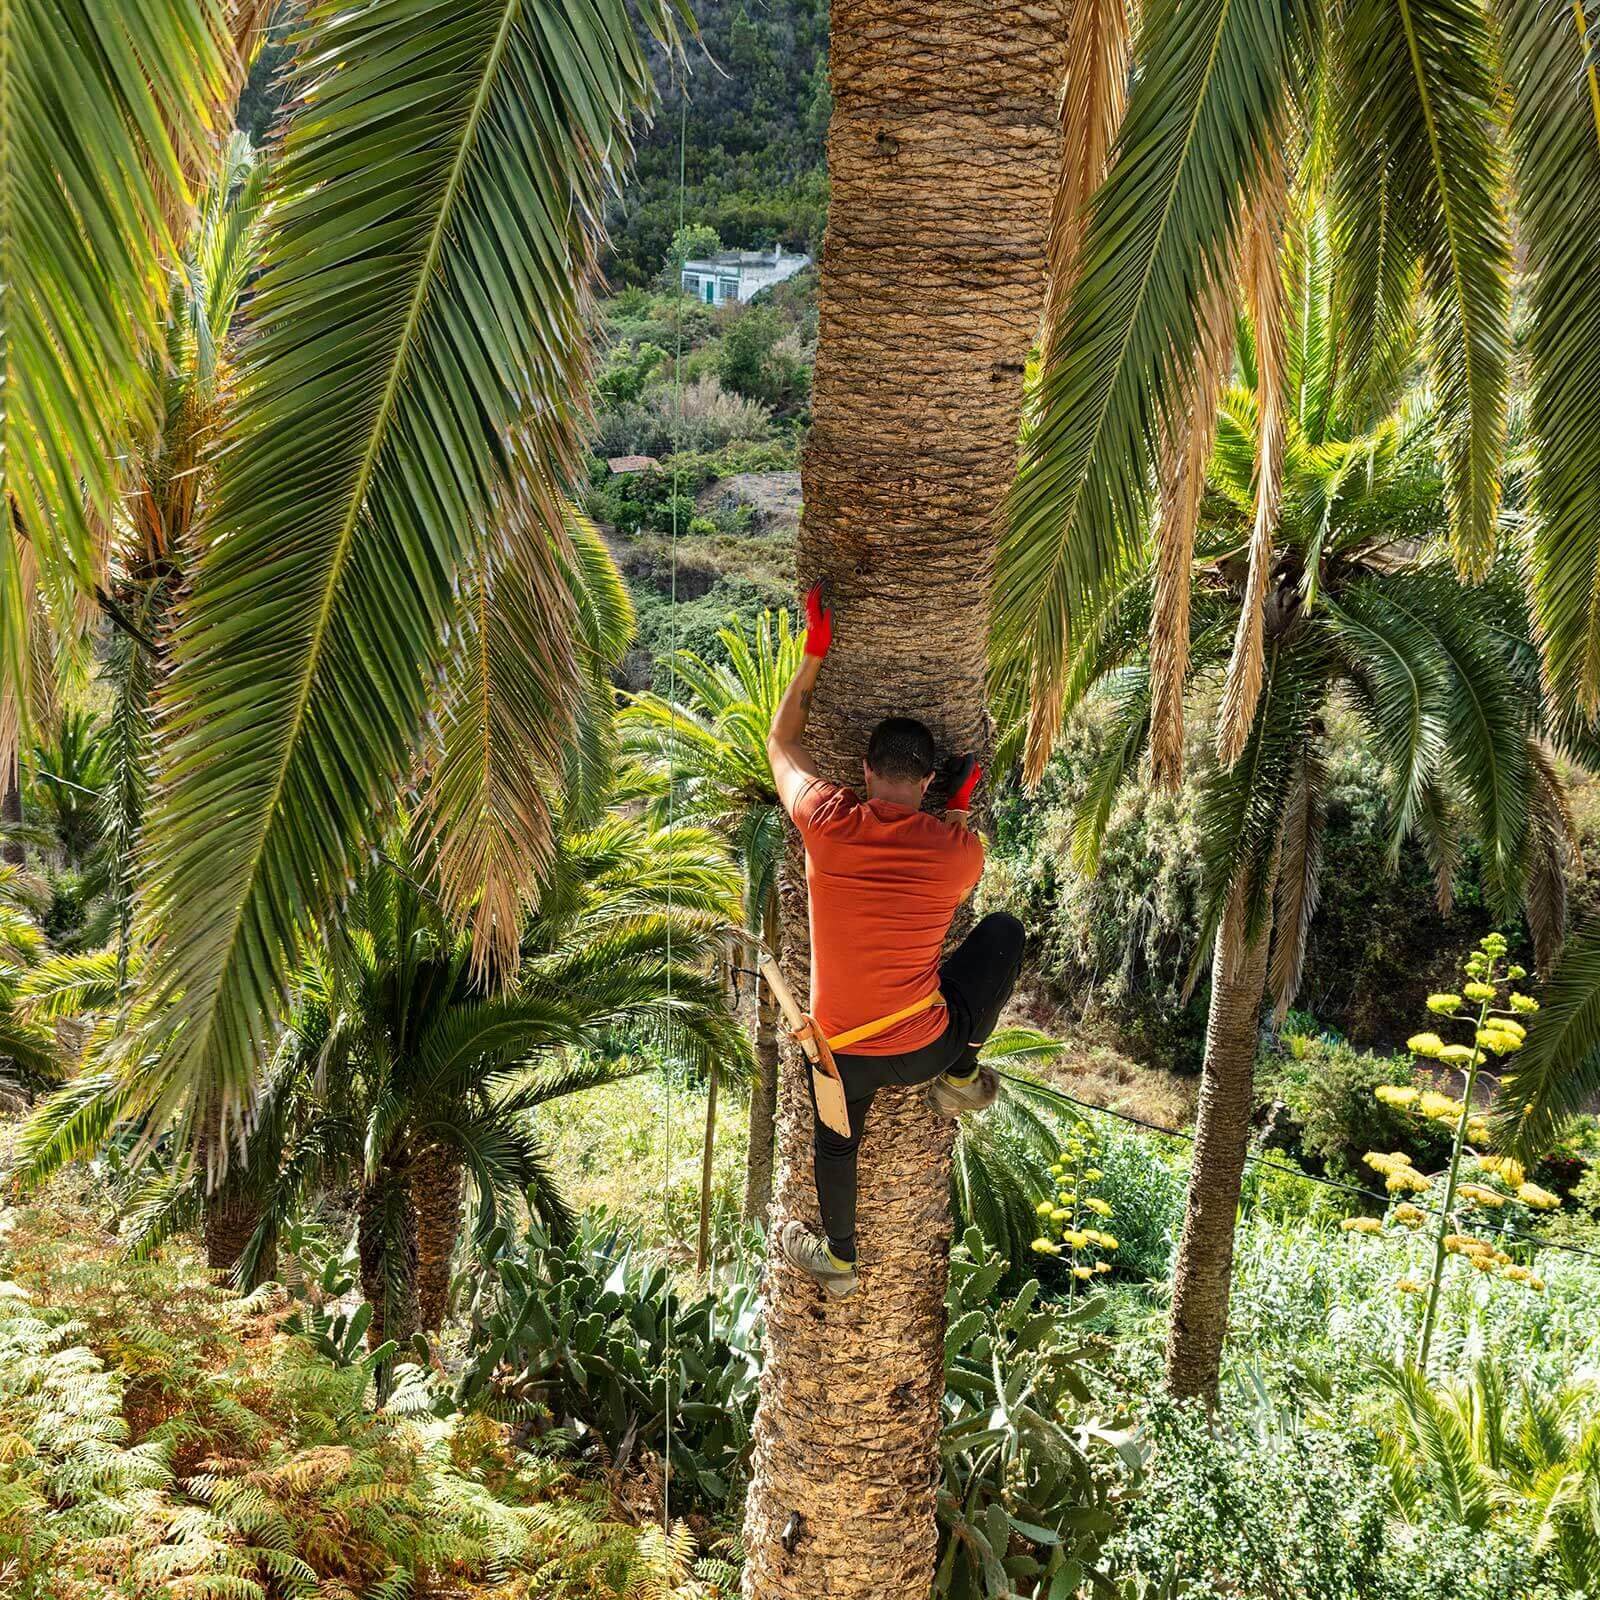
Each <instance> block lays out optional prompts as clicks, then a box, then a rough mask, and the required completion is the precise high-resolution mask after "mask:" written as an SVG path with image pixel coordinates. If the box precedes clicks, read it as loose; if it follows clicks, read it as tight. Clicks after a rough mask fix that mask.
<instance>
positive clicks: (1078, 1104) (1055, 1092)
mask: <svg viewBox="0 0 1600 1600" xmlns="http://www.w3.org/2000/svg"><path fill="white" fill-rule="evenodd" d="M995 1073H996V1075H997V1076H999V1077H1002V1078H1004V1079H1005V1080H1006V1081H1007V1082H1008V1083H1015V1084H1020V1085H1021V1086H1022V1087H1023V1088H1024V1089H1029V1090H1032V1091H1033V1092H1034V1093H1036V1094H1042V1095H1044V1096H1045V1097H1046V1098H1048V1099H1051V1100H1059V1101H1061V1103H1062V1104H1063V1105H1069V1106H1073V1107H1075V1108H1076V1109H1077V1110H1079V1111H1092V1112H1094V1113H1095V1114H1096V1115H1097V1116H1102V1117H1115V1118H1116V1119H1117V1121H1118V1122H1131V1123H1132V1124H1133V1126H1134V1127H1136V1128H1146V1129H1148V1130H1149V1131H1150V1132H1151V1133H1159V1134H1161V1135H1163V1136H1164V1137H1166V1138H1168V1139H1182V1140H1183V1141H1184V1142H1185V1143H1188V1144H1192V1143H1193V1142H1194V1135H1193V1134H1192V1133H1190V1132H1188V1131H1186V1130H1185V1129H1183V1128H1166V1127H1163V1126H1162V1125H1161V1124H1160V1123H1159V1122H1146V1121H1145V1119H1144V1118H1143V1117H1136V1116H1134V1115H1133V1114H1132V1113H1131V1112H1127V1111H1114V1110H1112V1108H1111V1107H1110V1106H1097V1105H1095V1103H1094V1102H1093V1101H1092V1100H1079V1099H1078V1098H1077V1097H1076V1096H1075V1095H1070V1094H1067V1093H1065V1092H1064V1091H1063V1090H1061V1089H1057V1088H1056V1087H1055V1086H1054V1085H1053V1084H1049V1083H1040V1082H1039V1081H1038V1080H1037V1079H1036V1078H1024V1077H1022V1076H1021V1075H1020V1074H1019V1073H1015V1072H1007V1071H1005V1069H1004V1068H1002V1067H996V1068H995ZM1245 1160H1246V1161H1248V1162H1251V1163H1252V1164H1254V1165H1255V1166H1258V1167H1265V1168H1266V1169H1267V1170H1268V1171H1269V1172H1282V1173H1285V1174H1287V1175H1288V1176H1289V1177H1291V1178H1299V1179H1300V1180H1301V1181H1302V1182H1304V1183H1315V1184H1318V1185H1320V1186H1321V1187H1322V1188H1324V1189H1339V1190H1342V1191H1343V1192H1344V1193H1345V1194H1353V1195H1358V1196H1360V1198H1361V1199H1363V1200H1375V1199H1377V1198H1378V1197H1377V1195H1376V1194H1374V1193H1373V1191H1372V1190H1371V1189H1363V1188H1362V1187H1361V1185H1360V1184H1358V1183H1341V1182H1340V1181H1339V1180H1338V1179H1337V1178H1319V1177H1316V1176H1315V1175H1314V1174H1313V1173H1310V1172H1302V1171H1301V1170H1300V1169H1299V1167H1291V1166H1288V1165H1286V1164H1285V1163H1284V1162H1282V1161H1273V1160H1271V1159H1270V1158H1268V1157H1267V1156H1262V1155H1252V1154H1250V1153H1249V1152H1246V1154H1245ZM1410 1204H1412V1205H1415V1206H1416V1207H1417V1210H1418V1211H1423V1212H1426V1213H1427V1214H1428V1215H1429V1216H1430V1217H1439V1216H1443V1215H1444V1213H1443V1212H1442V1211H1441V1210H1440V1209H1439V1208H1438V1207H1437V1206H1424V1205H1417V1202H1416V1201H1415V1200H1412V1201H1411V1202H1410ZM1495 1231H1496V1233H1497V1235H1498V1236H1499V1237H1500V1238H1505V1239H1516V1240H1518V1241H1519V1242H1521V1243H1523V1244H1531V1245H1534V1246H1536V1247H1537V1248H1538V1249H1540V1250H1563V1251H1565V1252H1566V1253H1567V1254H1568V1255H1573V1256H1584V1257H1585V1258H1587V1259H1588V1260H1590V1261H1600V1252H1597V1251H1594V1250H1585V1249H1584V1248H1583V1246H1582V1245H1576V1244H1563V1243H1562V1242H1561V1241H1560V1240H1559V1239H1544V1238H1541V1237H1540V1236H1539V1235H1538V1234H1536V1233H1524V1232H1523V1231H1522V1230H1521V1229H1520V1228H1513V1227H1511V1226H1510V1225H1509V1224H1506V1225H1503V1226H1502V1227H1500V1228H1498V1229H1497V1230H1495Z"/></svg>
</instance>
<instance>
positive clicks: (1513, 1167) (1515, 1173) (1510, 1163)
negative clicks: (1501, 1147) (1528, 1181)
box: [1478, 1156, 1527, 1189]
mask: <svg viewBox="0 0 1600 1600" xmlns="http://www.w3.org/2000/svg"><path fill="white" fill-rule="evenodd" d="M1478 1165H1479V1166H1480V1167H1482V1168H1483V1170H1484V1171H1485V1172H1492V1173H1493V1174H1494V1175H1495V1177H1497V1178H1499V1179H1500V1180H1501V1182H1503V1183H1508V1184H1510V1185H1511V1187H1512V1188H1513V1189H1515V1188H1517V1187H1518V1186H1519V1185H1521V1184H1522V1183H1523V1181H1524V1180H1525V1178H1526V1177H1527V1174H1526V1173H1525V1172H1524V1171H1523V1170H1522V1163H1521V1162H1520V1161H1516V1160H1513V1159H1512V1157H1510V1156H1479V1157H1478Z"/></svg>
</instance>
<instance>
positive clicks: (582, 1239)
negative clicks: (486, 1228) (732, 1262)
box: [456, 1217, 760, 1509]
mask: <svg viewBox="0 0 1600 1600" xmlns="http://www.w3.org/2000/svg"><path fill="white" fill-rule="evenodd" d="M757 1293H758V1291H757V1287H756V1285H755V1283H754V1282H753V1281H749V1280H746V1279H741V1278H738V1277H734V1278H732V1279H730V1280H728V1281H726V1282H724V1283H723V1284H720V1285H719V1286H718V1287H717V1288H716V1289H715V1290H713V1291H712V1292H711V1293H708V1294H704V1295H701V1296H700V1297H699V1298H697V1299H694V1300H685V1299H683V1298H682V1297H681V1296H680V1295H679V1294H678V1293H677V1291H676V1290H675V1289H673V1288H672V1287H671V1284H670V1281H669V1278H668V1274H667V1271H666V1269H665V1267H663V1266H662V1265H660V1264H659V1263H658V1262H647V1261H643V1260H641V1259H640V1258H639V1256H638V1255H637V1254H636V1253H635V1251H634V1249H633V1246H632V1241H631V1240H630V1239H629V1238H628V1237H627V1236H626V1235H625V1234H623V1233H622V1232H621V1231H620V1230H619V1229H618V1227H617V1226H616V1225H615V1224H610V1225H607V1224H606V1222H605V1220H604V1219H603V1218H598V1219H597V1218H595V1217H590V1218H588V1219H586V1220H585V1222H584V1224H583V1226H582V1227H581V1229H580V1231H579V1234H578V1237H577V1238H576V1239H575V1240H574V1241H573V1242H572V1243H571V1244H570V1245H559V1244H556V1243H554V1242H552V1241H551V1240H550V1239H549V1238H548V1237H547V1236H546V1235H545V1234H544V1233H543V1232H541V1231H540V1230H539V1229H537V1228H530V1230H529V1231H528V1233H527V1234H526V1235H525V1236H524V1237H523V1238H522V1239H521V1240H520V1241H519V1242H518V1243H517V1244H516V1245H514V1246H509V1247H508V1246H507V1243H506V1240H505V1234H504V1230H503V1229H502V1230H498V1232H497V1234H496V1236H495V1238H494V1240H493V1241H492V1242H491V1244H490V1247H489V1250H488V1252H487V1253H486V1256H485V1261H484V1267H483V1271H482V1272H481V1274H480V1275H479V1278H478V1282H477V1285H476V1289H475V1292H474V1294H473V1296H472V1300H471V1304H470V1307H469V1318H470V1323H471V1341H470V1343H471V1348H470V1355H469V1359H468V1362H467V1365H466V1368H465V1369H464V1371H463V1372H462V1375H461V1378H460V1381H459V1383H458V1384H457V1388H456V1397H457V1400H458V1402H459V1403H460V1404H462V1405H466V1406H479V1407H482V1408H484V1409H485V1410H487V1411H488V1412H489V1413H490V1414H491V1415H493V1416H495V1417H497V1418H499V1419H500V1420H502V1421H514V1422H516V1423H518V1424H519V1425H521V1426H523V1427H526V1428H531V1429H533V1430H535V1431H543V1430H547V1429H549V1428H552V1427H559V1428H565V1429H574V1428H575V1429H577V1430H578V1431H579V1433H580V1435H582V1434H583V1433H584V1432H591V1433H592V1434H593V1435H594V1436H595V1437H596V1438H598V1440H599V1441H600V1443H601V1444H602V1445H603V1446H604V1449H605V1459H606V1461H607V1463H608V1464H609V1465H612V1466H614V1467H616V1468H617V1469H618V1470H626V1468H627V1467H628V1465H629V1461H630V1458H631V1457H632V1455H633V1453H634V1452H635V1451H636V1450H639V1449H644V1450H651V1451H655V1452H656V1453H658V1454H660V1453H663V1452H665V1450H666V1448H667V1444H668V1440H667V1419H668V1410H669V1407H670V1410H671V1414H672V1420H673V1427H672V1434H671V1466H672V1473H673V1481H674V1483H675V1484H676V1485H677V1491H676V1492H677V1494H678V1495H679V1496H680V1497H681V1496H682V1495H683V1494H684V1493H685V1492H687V1493H688V1494H690V1495H691V1496H693V1497H694V1498H695V1499H696V1500H698V1501H700V1502H701V1503H702V1504H704V1505H706V1506H708V1507H710V1508H712V1509H717V1508H720V1507H722V1506H723V1505H724V1504H726V1503H727V1502H728V1501H729V1499H730V1497H731V1496H733V1495H734V1494H735V1492H736V1491H737V1490H738V1488H739V1487H740V1486H741V1485H742V1480H743V1478H744V1474H745V1467H746V1457H747V1454H748V1450H749V1446H750V1427H751V1422H752V1420H753V1418H754V1415H755V1402H756V1381H757V1378H758V1376H759V1373H760V1352H759V1347H758V1345H757V1343H756V1326H757V1316H756V1300H757ZM669 1328H670V1330H671V1340H670V1343H669V1340H668V1330H669Z"/></svg>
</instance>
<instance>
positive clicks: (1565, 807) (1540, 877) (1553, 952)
mask: <svg viewBox="0 0 1600 1600" xmlns="http://www.w3.org/2000/svg"><path fill="white" fill-rule="evenodd" d="M1528 774H1529V778H1530V781H1531V783H1532V789H1533V792H1532V796H1531V802H1530V804H1529V807H1528V840H1527V855H1526V857H1525V859H1524V861H1523V867H1522V879H1523V891H1522V909H1523V914H1524V915H1525V916H1526V917H1527V919H1528V931H1529V932H1530V933H1532V935H1533V957H1534V965H1535V966H1536V967H1537V968H1538V969H1539V976H1540V977H1542V978H1548V977H1549V976H1550V974H1551V972H1552V971H1553V970H1554V968H1555V964H1556V962H1557V961H1558V960H1559V959H1560V956H1561V946H1562V943H1563V941H1564V940H1565V939H1566V936H1567V869H1568V863H1569V862H1571V861H1572V860H1573V859H1574V857H1575V856H1576V855H1577V850H1578V837H1577V828H1576V826H1575V824H1574V823H1573V820H1572V808H1571V806H1570V805H1569V803H1568V800H1567V790H1566V785H1565V784H1564V783H1563V782H1562V781H1561V774H1560V773H1559V772H1558V771H1557V770H1556V764H1555V762H1554V761H1553V760H1552V759H1551V757H1550V753H1549V752H1548V751H1547V750H1545V749H1544V748H1543V746H1541V745H1540V743H1539V742H1538V740H1536V739H1530V740H1529V741H1528Z"/></svg>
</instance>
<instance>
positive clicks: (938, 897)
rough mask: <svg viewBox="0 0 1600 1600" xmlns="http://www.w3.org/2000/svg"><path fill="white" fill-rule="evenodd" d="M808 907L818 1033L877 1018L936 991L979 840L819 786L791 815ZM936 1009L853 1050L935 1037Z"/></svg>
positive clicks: (917, 1043) (979, 856)
mask: <svg viewBox="0 0 1600 1600" xmlns="http://www.w3.org/2000/svg"><path fill="white" fill-rule="evenodd" d="M794 821H795V826H796V827H797V828H799V830H800V837H801V838H802V839H803V840H804V841H805V847H806V890H807V892H808V894H809V896H810V900H811V1011H812V1015H813V1016H815V1017H816V1019H817V1021H818V1022H819V1023H820V1024H821V1026H822V1031H823V1032H824V1033H826V1034H829V1035H832V1034H839V1033H845V1032H847V1031H848V1030H849V1029H851V1028H859V1027H860V1026H861V1025H862V1024H863V1023H866V1022H872V1021H875V1020H876V1019H877V1018H878V1017H887V1016H890V1015H892V1014H893V1013H894V1012H896V1011H900V1010H903V1009H904V1008H905V1007H906V1006H909V1005H911V1004H913V1003H914V1002H915V1001H918V1000H920V999H922V997H923V996H924V995H926V994H930V993H932V991H933V990H935V989H937V988H938V987H939V956H940V952H941V950H942V949H943V946H944V940H945V935H946V934H947V933H948V932H949V931H950V923H951V919H952V918H953V917H954V916H955V914H956V909H957V907H959V906H960V904H961V902H962V901H963V900H965V899H966V897H967V896H968V895H969V894H971V893H972V890H973V888H974V887H975V885H976V884H977V882H978V879H979V878H980V877H981V876H982V875H983V841H982V840H981V839H979V838H978V836H977V834H975V833H970V832H968V830H967V829H965V828H957V827H955V826H953V825H952V824H951V823H948V822H944V821H941V820H940V819H939V818H938V817H934V816H930V815H929V814H928V813H927V812H925V811H912V810H910V809H909V808H908V807H906V806H898V805H895V804H893V803H892V802H891V801H888V800H862V799H860V798H859V797H858V796H857V795H856V794H855V793H854V791H853V790H850V789H846V788H844V787H843V786H842V785H841V784H837V783H827V782H825V781H823V780H822V779H820V778H818V779H816V780H814V781H813V782H812V783H811V784H810V785H809V787H808V788H807V789H806V790H805V792H804V793H803V794H802V795H801V796H800V799H799V801H798V803H797V804H796V805H795V808H794ZM944 1025H945V1013H944V1011H943V1009H942V1008H941V1007H938V1006H935V1007H933V1008H932V1009H930V1010H927V1011H919V1012H918V1013H917V1014H916V1015H915V1016H913V1017H907V1018H906V1020H905V1021H904V1022H899V1023H896V1024H895V1026H894V1027H892V1028H890V1029H888V1030H886V1031H885V1032H883V1033H880V1034H878V1035H877V1036H876V1037H875V1038H871V1039H863V1040H862V1041H861V1042H860V1043H859V1044H855V1045H851V1046H850V1049H849V1052H848V1053H849V1054H851V1055H863V1056H892V1055H899V1054H900V1053H902V1052H903V1051H906V1050H916V1049H918V1048H919V1047H921V1046H922V1045H925V1044H928V1043H930V1042H931V1041H932V1040H934V1039H937V1038H938V1037H939V1035H940V1034H941V1033H942V1032H943V1031H944Z"/></svg>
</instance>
